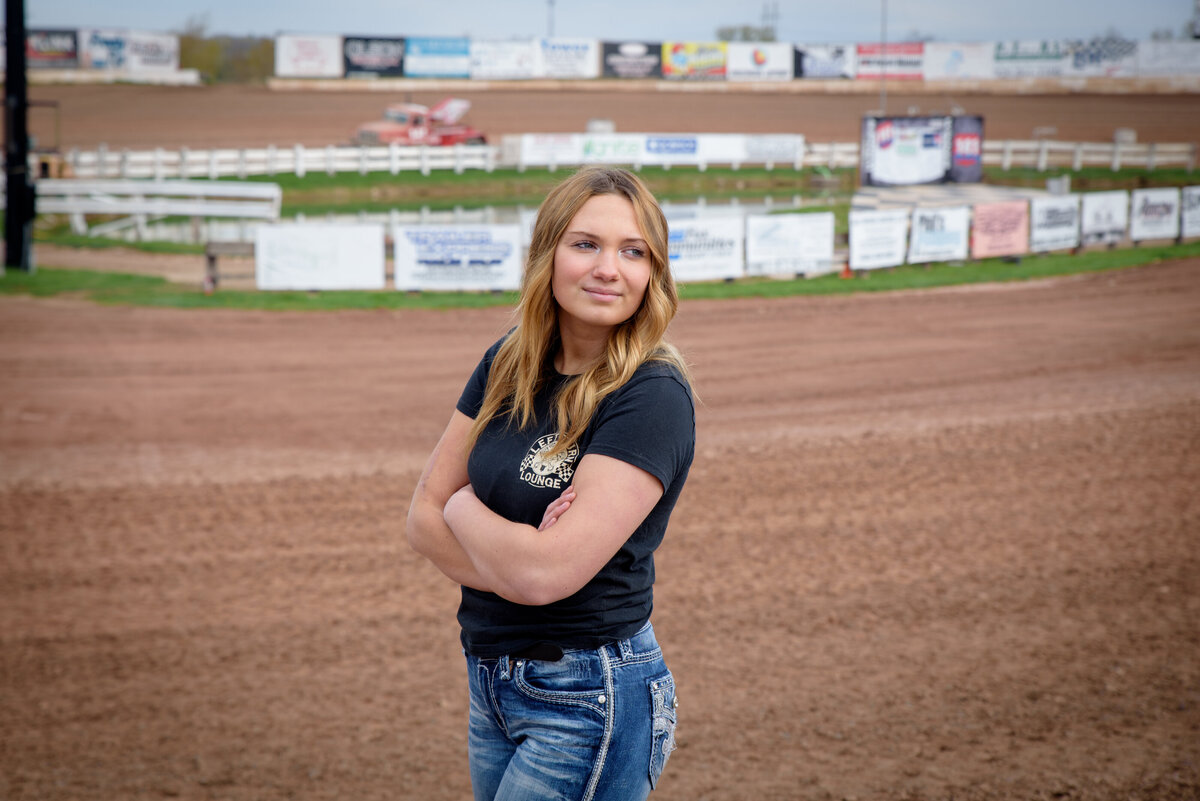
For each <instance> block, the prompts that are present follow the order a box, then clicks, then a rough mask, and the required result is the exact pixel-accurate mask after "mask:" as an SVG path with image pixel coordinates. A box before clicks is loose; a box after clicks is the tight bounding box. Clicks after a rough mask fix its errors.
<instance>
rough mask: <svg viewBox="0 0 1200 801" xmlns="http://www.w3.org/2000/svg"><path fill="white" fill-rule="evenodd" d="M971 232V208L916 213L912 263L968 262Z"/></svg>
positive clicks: (911, 238)
mask: <svg viewBox="0 0 1200 801" xmlns="http://www.w3.org/2000/svg"><path fill="white" fill-rule="evenodd" d="M970 230H971V209H970V207H969V206H952V207H949V208H941V209H923V208H915V209H913V211H912V232H911V233H910V234H909V238H908V261H909V263H910V264H922V263H925V262H931V261H962V260H963V259H965V258H967V237H968V234H969V233H970Z"/></svg>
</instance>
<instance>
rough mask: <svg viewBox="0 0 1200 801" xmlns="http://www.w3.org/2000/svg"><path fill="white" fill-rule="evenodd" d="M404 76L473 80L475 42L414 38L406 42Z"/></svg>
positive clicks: (445, 37) (461, 39)
mask: <svg viewBox="0 0 1200 801" xmlns="http://www.w3.org/2000/svg"><path fill="white" fill-rule="evenodd" d="M404 45H405V47H404V74H405V75H406V76H408V77H410V78H469V77H470V76H471V40H470V39H467V38H466V37H448V36H439V37H430V36H410V37H408V38H407V39H406V40H405V43H404Z"/></svg>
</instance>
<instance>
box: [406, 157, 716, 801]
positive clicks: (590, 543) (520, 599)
mask: <svg viewBox="0 0 1200 801" xmlns="http://www.w3.org/2000/svg"><path fill="white" fill-rule="evenodd" d="M677 305H678V298H677V295H676V291H675V285H674V282H673V280H672V278H671V271H670V266H669V263H668V257H667V225H666V220H665V219H664V218H663V214H662V211H661V209H660V208H659V207H658V204H657V202H656V201H655V200H654V197H653V196H652V195H651V194H650V192H649V191H648V190H647V189H646V187H645V185H644V184H643V183H642V182H641V180H640V179H638V178H637V177H636V176H634V175H633V174H631V173H629V172H627V171H625V170H619V169H610V168H600V167H592V168H585V169H583V170H580V171H579V172H577V173H575V174H574V175H572V176H571V177H569V178H568V179H566V180H565V181H563V182H562V183H561V184H559V185H558V186H557V187H556V188H555V189H554V190H552V191H551V192H550V194H549V195H548V196H547V197H546V200H545V201H544V202H543V203H542V206H541V208H540V209H539V210H538V218H537V223H536V225H535V226H534V231H533V238H532V242H531V245H530V250H529V257H528V261H527V262H526V269H525V277H524V282H523V286H522V291H521V299H520V303H519V305H518V308H517V318H518V322H517V325H516V327H515V328H513V329H512V330H511V331H510V332H509V333H508V335H507V336H505V337H504V338H502V339H501V340H500V341H499V342H497V343H495V344H494V345H492V347H491V348H490V349H488V351H487V352H486V354H485V355H484V357H483V359H482V361H481V362H480V363H479V365H478V367H476V369H475V372H474V374H473V375H472V376H471V378H470V380H469V381H468V382H467V386H466V389H465V390H464V391H463V393H462V396H461V397H460V398H459V401H458V404H457V409H456V411H455V412H454V414H453V416H452V417H451V419H450V422H449V425H447V427H446V430H445V432H444V433H443V434H442V438H441V441H440V442H439V443H438V445H437V447H436V448H435V449H434V451H433V454H432V455H431V456H430V457H429V462H428V464H427V465H426V467H425V471H424V473H423V474H422V476H421V479H420V481H419V483H418V485H417V488H416V491H415V493H414V495H413V499H412V505H411V507H410V509H409V514H408V527H407V531H408V539H409V542H410V543H411V544H412V546H413V548H415V549H416V550H417V551H418V552H419V553H421V554H423V555H424V556H426V557H428V558H429V559H430V560H431V561H432V562H433V563H434V564H435V565H436V566H437V567H438V568H439V569H440V570H441V571H442V572H443V573H445V574H446V575H447V576H449V577H450V578H451V579H453V580H454V581H456V582H458V583H459V584H461V585H462V602H461V604H460V606H459V609H458V621H459V624H460V625H461V627H462V635H461V640H462V645H463V649H464V651H465V652H466V656H467V665H468V671H469V687H470V701H471V708H470V728H469V733H468V744H469V756H470V767H471V782H472V785H473V788H474V793H475V798H476V799H477V801H483V800H484V799H486V800H487V801H501V800H505V801H516V800H517V799H521V801H527V800H528V799H539V801H550V800H553V799H562V801H568V800H569V801H579V800H580V799H590V800H596V801H607V800H609V799H611V800H612V801H617V800H618V799H619V801H630V800H631V799H633V800H636V799H644V798H645V797H646V796H647V795H648V794H649V792H650V790H651V789H652V788H653V787H654V785H655V784H656V783H657V781H658V777H659V775H660V773H661V771H662V769H663V766H664V765H665V763H666V761H667V757H668V756H669V754H670V753H671V751H672V750H673V749H674V747H675V737H674V734H675V684H674V679H673V677H672V675H671V673H670V671H668V670H667V667H666V665H665V663H664V662H663V657H662V651H661V649H660V648H659V646H658V643H657V641H656V640H655V636H654V630H653V628H652V627H651V625H650V611H651V606H652V590H653V583H654V551H655V549H656V548H657V547H658V545H659V543H660V542H661V541H662V538H663V534H664V532H665V530H666V526H667V520H668V518H669V517H670V514H671V510H672V509H673V508H674V506H675V502H676V500H677V499H678V497H679V493H680V490H681V489H682V487H683V483H684V481H685V479H686V478H687V474H688V469H689V467H690V466H691V462H692V455H693V451H694V447H695V413H694V407H693V401H692V393H691V389H690V385H689V380H688V373H687V369H686V367H685V365H684V363H683V360H682V359H681V357H680V356H679V354H678V352H677V351H676V350H675V349H674V348H673V347H672V346H671V345H669V344H668V343H667V342H666V341H665V340H664V335H665V333H666V330H667V324H668V323H669V322H670V321H671V319H672V317H674V315H675V311H676V308H677Z"/></svg>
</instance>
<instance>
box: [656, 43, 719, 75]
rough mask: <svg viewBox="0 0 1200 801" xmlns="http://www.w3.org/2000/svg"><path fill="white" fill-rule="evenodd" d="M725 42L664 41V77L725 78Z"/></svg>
mask: <svg viewBox="0 0 1200 801" xmlns="http://www.w3.org/2000/svg"><path fill="white" fill-rule="evenodd" d="M726 54H727V48H726V43H725V42H663V45H662V72H663V77H664V78H670V79H676V80H710V81H722V80H724V79H725V67H726Z"/></svg>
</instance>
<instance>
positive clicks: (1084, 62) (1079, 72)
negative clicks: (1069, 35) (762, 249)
mask: <svg viewBox="0 0 1200 801" xmlns="http://www.w3.org/2000/svg"><path fill="white" fill-rule="evenodd" d="M1137 51H1138V43H1137V42H1136V41H1134V40H1133V39H1121V38H1120V37H1117V36H1106V37H1102V38H1096V39H1091V40H1088V41H1074V42H1071V45H1070V58H1069V59H1068V60H1067V67H1066V70H1065V71H1064V73H1063V74H1064V75H1067V76H1083V77H1103V78H1131V77H1133V76H1135V75H1137V63H1138V58H1137Z"/></svg>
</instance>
